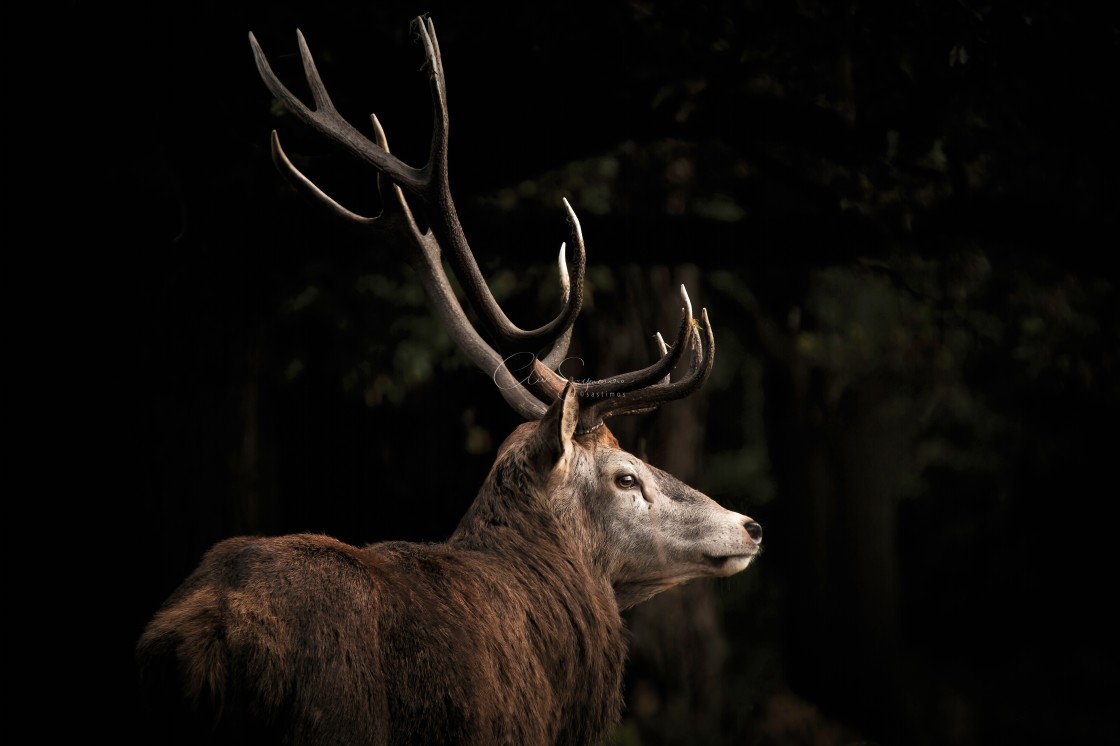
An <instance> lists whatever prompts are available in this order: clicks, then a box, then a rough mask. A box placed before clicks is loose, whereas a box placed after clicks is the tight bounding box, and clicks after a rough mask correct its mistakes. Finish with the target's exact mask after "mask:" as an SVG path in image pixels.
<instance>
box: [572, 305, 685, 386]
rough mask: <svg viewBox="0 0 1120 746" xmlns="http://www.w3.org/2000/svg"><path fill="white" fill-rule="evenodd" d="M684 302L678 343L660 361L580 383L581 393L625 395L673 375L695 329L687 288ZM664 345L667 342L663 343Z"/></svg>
mask: <svg viewBox="0 0 1120 746" xmlns="http://www.w3.org/2000/svg"><path fill="white" fill-rule="evenodd" d="M681 301H682V302H683V303H684V307H683V308H681V325H680V328H679V329H678V330H677V339H676V342H674V344H673V346H672V347H670V348H668V349H666V350H664V351H663V352H662V354H661V356H660V357H659V358H658V360H657V362H655V363H653V364H652V365H649V366H646V367H645V368H642V369H641V370H636V371H633V372H631V373H623V374H622V375H616V376H611V377H610V378H605V379H603V380H601V381H593V382H590V383H584V384H580V387H579V391H580V393H581V394H582V395H584V396H595V397H600V396H603V395H604V394H625V393H629V392H631V391H636V390H638V389H642V388H645V387H647V386H650V385H653V384H655V383H657V382H658V381H663V380H664V379H666V378H667V377H668V376H669V371H671V370H672V369H673V367H674V366H676V364H677V361H678V360H680V357H681V354H682V353H683V352H684V350H685V348H686V347H687V346H688V342H689V332H690V331H691V330H692V301H691V300H690V299H689V297H688V292H687V291H686V290H685V288H684V285H681ZM659 336H660V335H659ZM662 345H663V346H664V340H662Z"/></svg>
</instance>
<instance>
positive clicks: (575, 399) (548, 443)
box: [536, 384, 579, 468]
mask: <svg viewBox="0 0 1120 746" xmlns="http://www.w3.org/2000/svg"><path fill="white" fill-rule="evenodd" d="M578 423H579V394H578V393H576V391H575V390H574V389H573V388H572V385H571V384H568V385H567V386H565V387H564V391H563V392H561V394H560V396H558V397H556V401H554V402H552V404H551V405H550V406H549V408H548V411H546V412H545V413H544V417H542V418H541V420H540V426H539V427H538V428H537V437H536V439H537V448H536V450H537V452H538V453H539V454H540V458H541V460H542V461H545V462H547V466H548V467H549V468H551V467H553V466H555V465H556V463H557V462H558V461H560V459H561V457H563V455H564V454H565V453H567V452H568V449H570V448H571V447H572V435H573V434H574V433H575V431H576V425H577V424H578Z"/></svg>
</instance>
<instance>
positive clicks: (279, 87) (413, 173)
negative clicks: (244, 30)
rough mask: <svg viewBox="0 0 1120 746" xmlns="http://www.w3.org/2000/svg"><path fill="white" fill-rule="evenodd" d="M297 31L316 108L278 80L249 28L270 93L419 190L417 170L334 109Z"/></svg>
mask: <svg viewBox="0 0 1120 746" xmlns="http://www.w3.org/2000/svg"><path fill="white" fill-rule="evenodd" d="M296 34H297V37H298V40H299V51H300V57H301V59H302V61H303V69H304V74H305V76H306V77H307V83H308V86H310V88H311V94H312V97H313V98H314V100H315V110H314V111H312V110H311V109H308V108H307V106H306V105H305V104H304V103H303V102H302V101H300V100H299V98H298V97H297V96H296V95H295V94H293V93H292V92H291V91H290V90H288V88H287V86H285V85H284V84H283V83H281V82H280V79H279V78H277V77H276V74H275V73H274V72H272V68H271V67H270V66H269V64H268V59H267V58H266V57H265V56H264V51H263V50H262V49H261V47H260V44H258V43H257V38H256V37H255V36H254V35H253V33H252V32H251V31H250V32H249V44H250V45H251V46H252V48H253V59H254V60H255V62H256V64H257V71H258V72H259V73H260V76H261V79H262V80H263V81H264V84H265V85H266V86H267V87H268V90H269V91H271V92H272V95H274V96H276V97H277V98H279V99H280V100H281V101H283V102H284V105H285V106H287V107H288V110H289V111H290V112H292V114H294V115H295V116H296V118H298V119H299V120H300V121H301V122H303V123H304V124H306V125H307V126H309V127H311V128H313V129H314V130H316V131H317V132H319V133H320V134H322V135H324V136H325V137H326V138H327V139H329V140H332V141H334V142H336V143H338V144H339V145H341V146H343V147H344V148H345V149H346V150H348V151H349V152H350V153H351V154H353V155H355V156H357V157H358V158H360V159H361V160H363V161H365V162H367V163H369V164H370V165H372V166H373V167H374V168H376V169H377V170H379V171H381V172H382V173H384V174H385V175H386V176H388V177H389V178H390V179H392V180H393V181H394V182H396V183H397V184H400V185H401V186H403V187H404V188H406V189H408V190H409V191H416V192H419V191H420V190H421V188H422V187H423V185H424V180H423V178H422V174H421V171H420V170H419V169H415V168H413V167H411V166H409V165H408V164H406V163H404V162H403V161H401V160H400V159H398V158H396V157H394V156H391V155H389V153H388V152H386V151H385V149H384V148H381V147H379V146H378V145H377V144H376V143H374V142H372V141H371V140H370V139H369V138H368V137H366V136H365V135H363V134H362V133H361V132H359V131H358V130H357V129H355V128H354V126H353V125H352V124H350V123H349V122H347V121H346V120H345V119H343V118H342V115H341V114H339V113H338V110H337V109H335V108H334V104H333V103H332V102H331V99H330V96H329V95H328V94H327V91H326V87H325V86H324V85H323V81H322V78H320V76H319V72H318V70H317V69H316V67H315V60H314V58H312V56H311V51H310V50H309V49H308V47H307V42H306V40H305V39H304V37H303V33H302V32H299V31H297V32H296Z"/></svg>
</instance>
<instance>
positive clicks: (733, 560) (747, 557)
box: [720, 554, 754, 575]
mask: <svg viewBox="0 0 1120 746" xmlns="http://www.w3.org/2000/svg"><path fill="white" fill-rule="evenodd" d="M752 559H754V555H753V554H741V555H739V556H737V557H729V558H728V559H726V560H724V563H723V567H721V568H720V574H721V575H734V574H735V573H737V572H742V571H743V570H746V569H747V565H749V564H750V563H751V560H752Z"/></svg>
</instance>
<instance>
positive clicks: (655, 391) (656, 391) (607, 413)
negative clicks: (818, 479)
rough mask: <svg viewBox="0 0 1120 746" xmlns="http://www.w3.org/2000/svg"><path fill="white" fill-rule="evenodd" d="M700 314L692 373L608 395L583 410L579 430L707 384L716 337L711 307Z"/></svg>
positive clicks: (694, 335)
mask: <svg viewBox="0 0 1120 746" xmlns="http://www.w3.org/2000/svg"><path fill="white" fill-rule="evenodd" d="M700 317H701V323H700V327H701V328H700V329H697V328H696V327H695V326H693V327H692V334H691V345H690V347H691V348H692V356H691V359H690V361H689V367H688V372H687V373H686V374H685V375H684V377H683V378H681V379H679V380H677V381H673V382H672V383H658V384H654V385H652V386H647V387H646V388H642V389H639V390H637V391H634V392H633V393H629V394H627V395H626V396H618V397H607V398H603V399H601V400H599V401H597V402H596V403H594V404H592V405H591V406H590V407H588V408H586V409H584V410H583V411H582V412H580V419H579V428H578V429H579V431H580V432H589V431H591V430H594V429H596V428H597V427H599V426H600V425H602V424H603V420H604V419H605V418H607V417H612V416H616V415H622V414H638V413H640V412H648V411H650V410H652V409H656V408H657V406H658V405H660V404H663V403H665V402H668V401H673V400H675V399H682V398H684V397H686V396H688V395H689V394H691V393H693V392H694V391H696V390H697V389H699V388H700V387H701V386H703V385H704V382H705V381H706V380H707V379H708V375H709V374H710V373H711V372H712V365H713V364H714V363H715V349H716V340H715V334H714V333H713V332H712V325H711V322H710V321H709V319H708V309H706V308H705V309H701V311H700ZM701 331H703V337H701Z"/></svg>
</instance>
